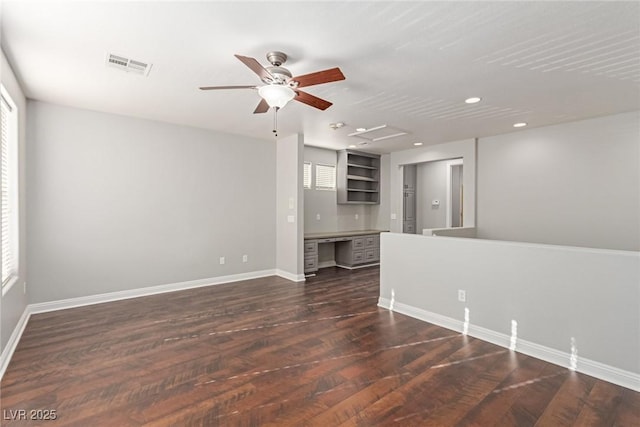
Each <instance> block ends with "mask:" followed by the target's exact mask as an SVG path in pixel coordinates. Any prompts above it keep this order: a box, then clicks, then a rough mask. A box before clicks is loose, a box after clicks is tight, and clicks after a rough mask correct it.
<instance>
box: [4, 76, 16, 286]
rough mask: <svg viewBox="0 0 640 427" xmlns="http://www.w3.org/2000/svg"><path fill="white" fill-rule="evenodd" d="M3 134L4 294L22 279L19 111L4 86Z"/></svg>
mask: <svg viewBox="0 0 640 427" xmlns="http://www.w3.org/2000/svg"><path fill="white" fill-rule="evenodd" d="M0 94H1V95H2V97H1V100H0V131H1V136H2V138H1V139H2V144H1V145H2V153H1V164H2V167H1V168H0V169H1V178H2V179H1V187H2V201H1V204H2V209H1V211H2V215H1V217H2V218H1V219H2V229H1V231H0V233H2V239H1V240H2V267H1V268H2V291H3V293H4V292H5V291H6V290H8V289H9V287H11V285H12V284H13V283H14V282H15V279H16V278H17V277H18V266H17V264H18V257H17V254H18V215H17V214H18V209H17V207H18V191H17V189H18V185H17V184H18V182H17V181H18V180H17V177H18V174H17V163H18V162H17V152H18V112H17V110H16V107H15V104H14V103H13V100H12V99H11V97H10V96H9V94H8V93H7V91H6V90H5V88H4V86H0Z"/></svg>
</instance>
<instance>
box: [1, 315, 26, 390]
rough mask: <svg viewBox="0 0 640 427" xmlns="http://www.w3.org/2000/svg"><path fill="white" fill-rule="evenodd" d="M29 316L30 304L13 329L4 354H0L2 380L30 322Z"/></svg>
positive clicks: (3, 351)
mask: <svg viewBox="0 0 640 427" xmlns="http://www.w3.org/2000/svg"><path fill="white" fill-rule="evenodd" d="M29 317H31V311H30V310H29V306H27V307H25V309H24V311H23V312H22V316H20V319H19V320H18V324H17V325H16V327H15V329H14V330H13V333H12V334H11V336H10V337H9V341H8V342H7V345H6V346H5V347H4V350H2V354H0V380H2V377H3V376H4V372H5V371H6V370H7V367H8V366H9V362H10V361H11V357H12V356H13V353H14V352H15V351H16V347H18V343H19V342H20V338H21V337H22V333H23V332H24V329H25V328H26V327H27V323H28V322H29Z"/></svg>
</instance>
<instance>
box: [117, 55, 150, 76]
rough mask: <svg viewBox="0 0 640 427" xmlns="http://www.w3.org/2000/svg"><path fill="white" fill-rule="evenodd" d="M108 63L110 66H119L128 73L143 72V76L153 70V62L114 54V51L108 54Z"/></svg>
mask: <svg viewBox="0 0 640 427" xmlns="http://www.w3.org/2000/svg"><path fill="white" fill-rule="evenodd" d="M106 64H107V66H109V67H114V68H118V69H120V70H123V71H126V72H128V73H135V74H142V75H143V76H148V75H149V71H150V70H151V64H147V63H145V62H142V61H137V60H135V59H130V58H125V57H124V56H120V55H114V54H113V53H110V54H108V55H107V58H106Z"/></svg>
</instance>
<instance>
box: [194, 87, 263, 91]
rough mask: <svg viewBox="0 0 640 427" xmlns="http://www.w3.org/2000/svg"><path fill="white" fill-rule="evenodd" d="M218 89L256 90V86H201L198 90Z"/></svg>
mask: <svg viewBox="0 0 640 427" xmlns="http://www.w3.org/2000/svg"><path fill="white" fill-rule="evenodd" d="M218 89H258V86H203V87H201V88H200V90H218Z"/></svg>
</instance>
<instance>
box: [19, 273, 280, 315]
mask: <svg viewBox="0 0 640 427" xmlns="http://www.w3.org/2000/svg"><path fill="white" fill-rule="evenodd" d="M275 274H276V272H275V270H262V271H252V272H249V273H239V274H232V275H229V276H219V277H212V278H209V279H198V280H189V281H186V282H178V283H170V284H167V285H159V286H149V287H146V288H137V289H128V290H126V291H117V292H109V293H106V294H97V295H88V296H84V297H77V298H69V299H63V300H58V301H49V302H42V303H37V304H29V306H28V307H29V309H30V313H31V314H35V313H46V312H49V311H56V310H65V309H67V308H75V307H83V306H85V305H93V304H102V303H104V302H111V301H119V300H123V299H129V298H138V297H143V296H147V295H156V294H163V293H167V292H175V291H182V290H185V289H192V288H200V287H204V286H211V285H221V284H223V283H232V282H239V281H241V280H249V279H257V278H260V277H267V276H273V275H275Z"/></svg>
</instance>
